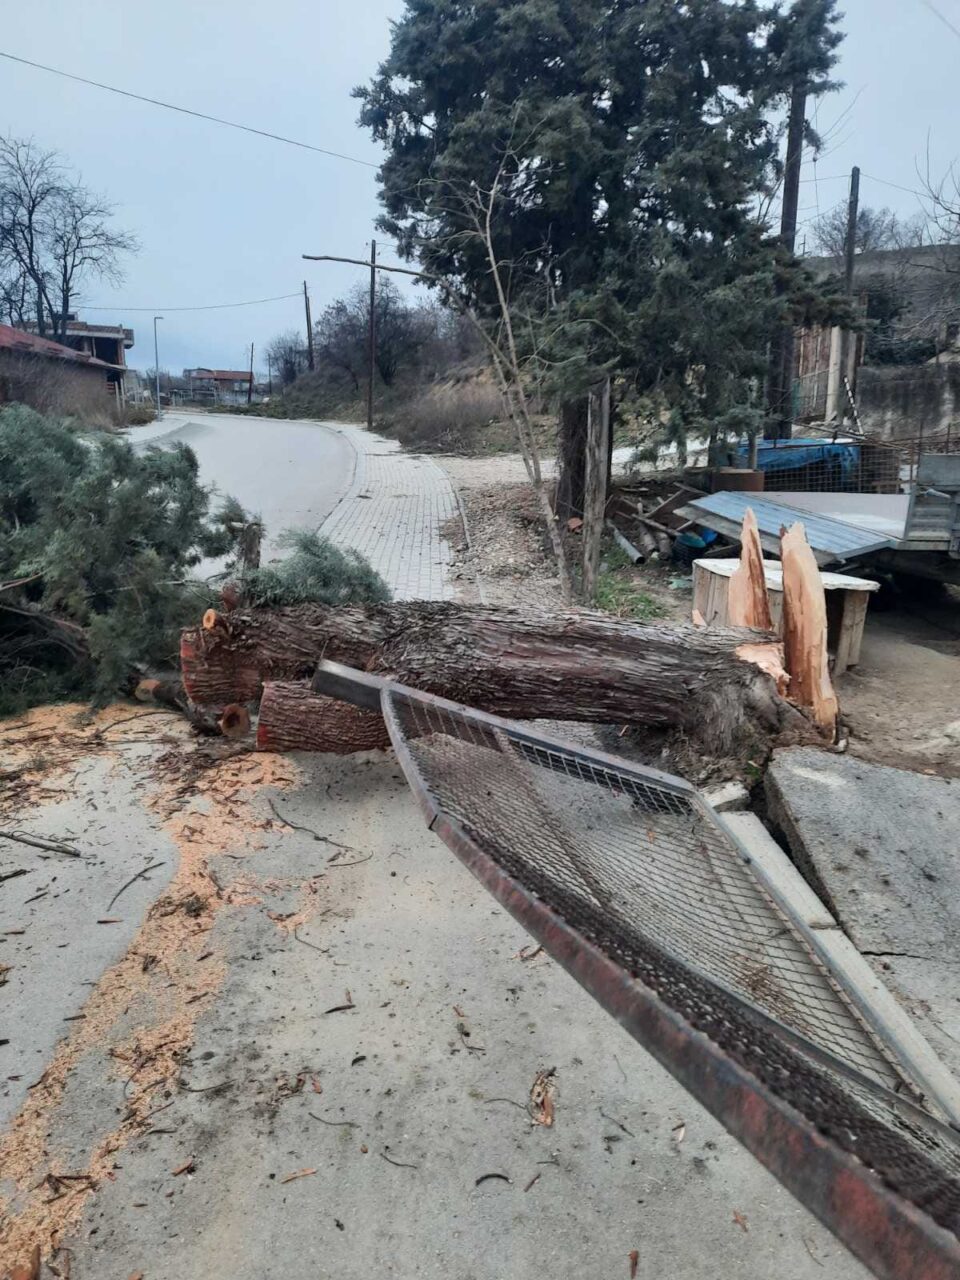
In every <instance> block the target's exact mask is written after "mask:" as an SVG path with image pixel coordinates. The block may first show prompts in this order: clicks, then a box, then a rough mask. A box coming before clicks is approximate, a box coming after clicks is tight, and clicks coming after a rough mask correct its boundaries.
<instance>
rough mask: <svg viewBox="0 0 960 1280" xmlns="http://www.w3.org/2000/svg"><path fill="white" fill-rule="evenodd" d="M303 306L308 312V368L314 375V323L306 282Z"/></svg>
mask: <svg viewBox="0 0 960 1280" xmlns="http://www.w3.org/2000/svg"><path fill="white" fill-rule="evenodd" d="M303 305H304V308H305V309H306V312H307V368H308V369H309V370H310V372H311V373H313V367H314V362H313V321H312V320H311V319H310V294H309V293H308V292H307V282H306V280H304V282H303Z"/></svg>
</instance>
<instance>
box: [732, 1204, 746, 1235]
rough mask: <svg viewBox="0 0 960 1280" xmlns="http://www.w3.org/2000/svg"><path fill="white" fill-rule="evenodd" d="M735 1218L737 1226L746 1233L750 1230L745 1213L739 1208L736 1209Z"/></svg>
mask: <svg viewBox="0 0 960 1280" xmlns="http://www.w3.org/2000/svg"><path fill="white" fill-rule="evenodd" d="M733 1220H734V1222H735V1223H736V1224H737V1226H738V1227H739V1228H740V1230H741V1231H742V1232H743V1233H744V1234H745V1235H746V1233H747V1232H748V1231H749V1230H750V1228H749V1227H748V1226H747V1220H746V1218H745V1217H744V1215H743V1214H742V1213H741V1212H740V1210H739V1209H734V1211H733Z"/></svg>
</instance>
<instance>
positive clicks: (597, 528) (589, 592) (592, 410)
mask: <svg viewBox="0 0 960 1280" xmlns="http://www.w3.org/2000/svg"><path fill="white" fill-rule="evenodd" d="M609 451H610V379H609V378H605V379H604V381H603V382H602V383H601V384H600V386H599V387H594V388H593V389H591V391H590V399H589V405H588V408H587V453H586V468H585V471H584V486H583V596H584V599H585V600H587V601H592V600H593V599H594V597H595V596H596V593H597V574H598V572H599V570H600V540H601V538H602V537H603V519H604V513H605V510H606V505H607V456H608V454H609Z"/></svg>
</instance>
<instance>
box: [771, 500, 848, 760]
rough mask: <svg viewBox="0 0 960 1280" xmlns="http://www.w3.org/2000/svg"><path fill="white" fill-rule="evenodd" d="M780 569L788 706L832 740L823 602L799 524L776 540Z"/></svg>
mask: <svg viewBox="0 0 960 1280" xmlns="http://www.w3.org/2000/svg"><path fill="white" fill-rule="evenodd" d="M780 559H781V561H782V563H783V650H784V659H785V665H786V668H787V671H788V672H789V675H790V700H791V701H792V702H794V703H796V705H797V706H798V707H802V708H804V709H805V710H809V712H810V713H811V715H812V717H813V719H814V721H815V723H816V724H818V725H819V726H820V728H821V730H822V731H823V732H824V733H829V734H830V735H831V736H833V735H835V734H836V729H837V717H838V715H839V714H840V705H839V703H838V702H837V695H836V694H835V693H834V690H833V684H832V682H831V680H830V667H829V660H828V657H827V602H826V596H825V594H824V590H823V581H822V579H821V577H820V570H819V568H818V567H817V562H816V559H815V558H814V555H813V552H812V551H811V550H810V546H809V544H808V542H807V538H806V534H805V533H804V529H803V525H802V524H799V523H797V524H795V525H791V527H790V528H789V529H788V530H787V531H786V532H785V533H784V534H782V535H781V538H780Z"/></svg>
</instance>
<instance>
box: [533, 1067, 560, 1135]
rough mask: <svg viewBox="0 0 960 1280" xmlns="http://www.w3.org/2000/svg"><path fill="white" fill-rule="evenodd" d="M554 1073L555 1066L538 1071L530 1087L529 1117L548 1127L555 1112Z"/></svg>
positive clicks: (535, 1122)
mask: <svg viewBox="0 0 960 1280" xmlns="http://www.w3.org/2000/svg"><path fill="white" fill-rule="evenodd" d="M555 1075H556V1067H551V1068H550V1070H549V1071H538V1072H537V1074H536V1077H535V1079H534V1081H533V1084H532V1085H531V1088H530V1117H531V1119H532V1120H533V1123H534V1124H542V1125H543V1126H544V1127H545V1128H548V1129H549V1128H550V1127H551V1125H552V1124H553V1120H554V1114H555V1106H554V1096H555V1094H556V1091H557V1087H556V1085H555V1084H554V1076H555Z"/></svg>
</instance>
